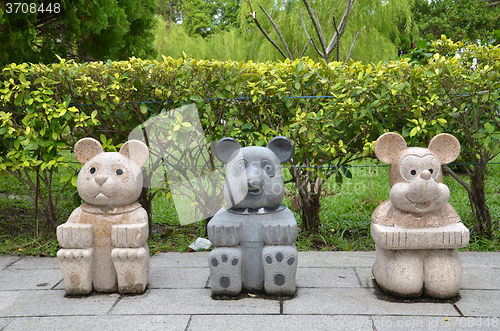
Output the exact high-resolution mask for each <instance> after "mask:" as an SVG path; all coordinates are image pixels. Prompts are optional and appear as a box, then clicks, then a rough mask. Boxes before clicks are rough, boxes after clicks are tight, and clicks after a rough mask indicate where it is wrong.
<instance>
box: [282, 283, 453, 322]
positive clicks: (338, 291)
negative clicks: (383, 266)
mask: <svg viewBox="0 0 500 331" xmlns="http://www.w3.org/2000/svg"><path fill="white" fill-rule="evenodd" d="M283 313H284V314H334V315H336V314H354V315H360V314H361V315H439V316H442V315H444V316H458V315H459V314H458V312H457V311H456V310H455V309H454V308H453V306H452V305H451V304H449V303H399V302H388V301H383V300H380V299H377V297H376V296H375V294H373V290H372V289H366V288H359V289H357V288H299V289H298V291H297V297H295V298H294V299H293V300H287V301H284V302H283Z"/></svg>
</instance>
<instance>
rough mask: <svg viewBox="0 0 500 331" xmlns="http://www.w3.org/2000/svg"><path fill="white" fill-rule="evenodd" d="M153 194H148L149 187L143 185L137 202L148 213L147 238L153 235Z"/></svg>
mask: <svg viewBox="0 0 500 331" xmlns="http://www.w3.org/2000/svg"><path fill="white" fill-rule="evenodd" d="M153 198H154V195H153V194H150V192H149V187H143V188H142V192H141V196H140V197H139V202H140V204H141V205H142V208H144V209H146V212H147V213H148V228H149V238H152V237H153V217H152V204H153Z"/></svg>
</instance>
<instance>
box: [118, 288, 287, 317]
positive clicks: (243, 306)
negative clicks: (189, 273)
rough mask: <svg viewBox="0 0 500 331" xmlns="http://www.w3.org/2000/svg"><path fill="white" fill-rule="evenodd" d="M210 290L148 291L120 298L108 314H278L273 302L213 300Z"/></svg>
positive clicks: (278, 306)
mask: <svg viewBox="0 0 500 331" xmlns="http://www.w3.org/2000/svg"><path fill="white" fill-rule="evenodd" d="M210 295H211V291H210V289H149V290H147V291H146V292H145V293H144V294H142V295H140V296H139V295H138V296H126V297H123V298H122V299H121V300H120V302H118V304H117V305H116V306H115V307H114V308H113V310H112V311H111V314H112V315H129V314H132V315H149V314H187V315H191V314H279V312H280V303H279V301H276V300H265V299H258V298H245V299H240V300H214V299H212V298H211V296H210Z"/></svg>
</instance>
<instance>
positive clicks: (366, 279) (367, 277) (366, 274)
mask: <svg viewBox="0 0 500 331" xmlns="http://www.w3.org/2000/svg"><path fill="white" fill-rule="evenodd" d="M355 269H356V272H357V273H358V276H359V279H360V281H361V286H362V287H371V288H372V287H373V280H374V279H375V277H373V274H372V267H369V268H366V267H358V268H355Z"/></svg>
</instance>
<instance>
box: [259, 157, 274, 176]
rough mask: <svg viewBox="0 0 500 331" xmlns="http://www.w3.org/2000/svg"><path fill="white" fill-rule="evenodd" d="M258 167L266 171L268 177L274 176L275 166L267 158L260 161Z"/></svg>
mask: <svg viewBox="0 0 500 331" xmlns="http://www.w3.org/2000/svg"><path fill="white" fill-rule="evenodd" d="M260 167H261V168H262V170H264V171H265V172H266V175H268V176H269V177H274V175H276V167H275V166H274V164H273V163H272V162H271V161H269V160H262V161H260Z"/></svg>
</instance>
